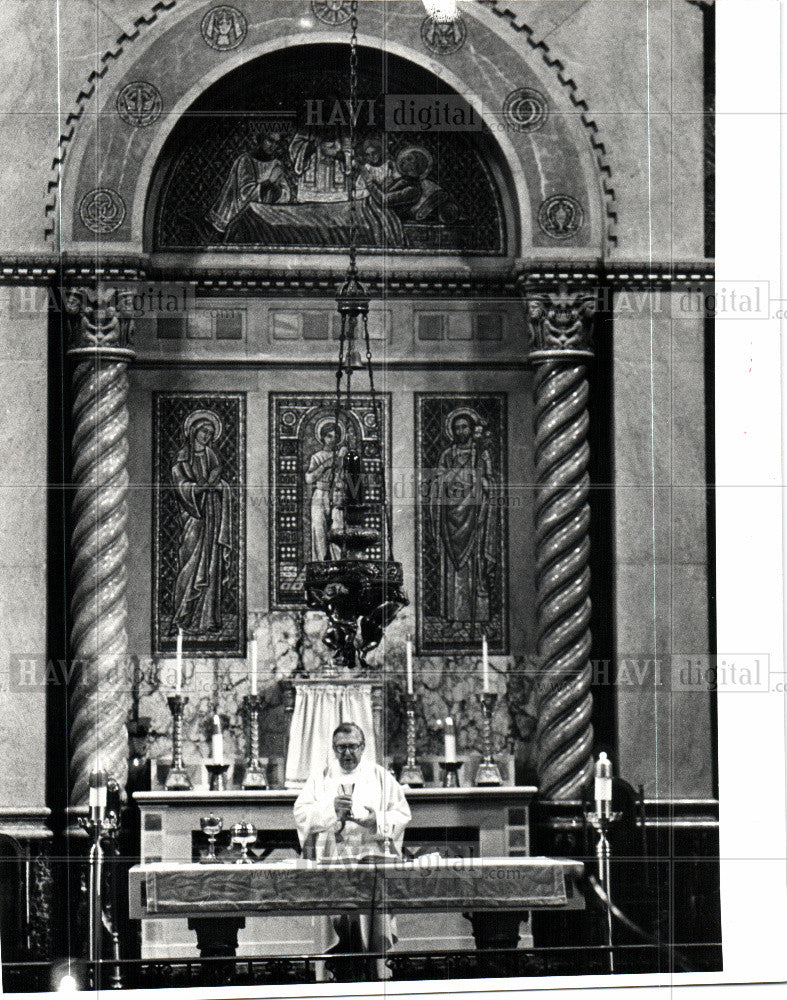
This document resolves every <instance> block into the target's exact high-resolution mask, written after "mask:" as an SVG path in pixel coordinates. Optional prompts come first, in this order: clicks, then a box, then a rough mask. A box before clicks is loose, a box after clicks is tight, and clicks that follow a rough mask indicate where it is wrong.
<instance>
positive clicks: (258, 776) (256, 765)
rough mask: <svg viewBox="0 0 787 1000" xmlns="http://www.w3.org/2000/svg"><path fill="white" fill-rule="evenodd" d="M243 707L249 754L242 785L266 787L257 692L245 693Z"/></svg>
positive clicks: (252, 787)
mask: <svg viewBox="0 0 787 1000" xmlns="http://www.w3.org/2000/svg"><path fill="white" fill-rule="evenodd" d="M243 707H244V709H245V711H246V714H247V715H248V718H249V755H248V757H247V758H246V773H245V774H244V775H243V783H242V787H243V788H245V789H247V790H250V789H258V788H267V787H268V782H267V781H266V780H265V766H264V765H263V763H262V761H261V760H260V708H261V707H262V699H261V698H260V696H259V695H258V694H247V695H246V697H245V698H244V699H243Z"/></svg>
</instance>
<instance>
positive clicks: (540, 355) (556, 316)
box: [520, 284, 598, 364]
mask: <svg viewBox="0 0 787 1000" xmlns="http://www.w3.org/2000/svg"><path fill="white" fill-rule="evenodd" d="M520 287H521V292H522V297H523V299H524V302H525V308H526V310H527V324H528V328H529V332H530V350H529V353H528V360H530V361H531V362H533V363H538V362H541V361H565V362H567V363H569V364H571V363H573V364H577V363H580V364H581V363H582V362H584V361H587V360H589V359H591V358H592V357H593V354H594V351H593V321H594V318H595V315H596V311H597V307H598V303H597V299H598V296H597V293H596V292H595V291H594V290H593V289H592V288H582V289H576V290H572V289H570V288H569V287H568V286H567V285H564V284H561V285H559V286H558V287H557V288H556V289H555V288H552V289H549V288H532V287H531V288H528V287H527V286H526V285H522V286H520Z"/></svg>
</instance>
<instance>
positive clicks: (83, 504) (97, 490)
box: [66, 290, 133, 805]
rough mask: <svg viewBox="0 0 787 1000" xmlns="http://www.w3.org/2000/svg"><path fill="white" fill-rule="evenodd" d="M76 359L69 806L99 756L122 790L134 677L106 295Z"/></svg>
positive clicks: (116, 384)
mask: <svg viewBox="0 0 787 1000" xmlns="http://www.w3.org/2000/svg"><path fill="white" fill-rule="evenodd" d="M66 309H67V311H68V312H71V313H72V314H74V315H75V317H76V320H75V323H74V331H75V332H74V335H73V344H74V345H75V346H72V347H71V349H70V350H69V354H70V355H71V357H72V358H73V359H74V361H75V367H74V372H73V380H72V388H73V404H72V416H73V441H72V455H73V473H72V482H73V501H72V515H73V533H72V538H71V549H72V568H71V604H70V609H71V629H70V641H71V659H72V664H73V667H74V669H73V674H72V680H71V689H70V692H69V736H70V749H71V765H70V773H71V803H72V805H81V804H83V803H84V802H85V801H86V800H87V795H88V779H89V776H90V772H91V770H92V769H93V767H94V764H95V760H96V757H97V756H100V757H101V760H102V762H103V765H104V767H105V768H106V770H107V771H108V772H109V773H110V774H112V775H113V776H114V777H115V778H116V779H117V781H118V782H119V783H120V785H121V786H123V785H124V784H125V780H126V773H127V764H128V761H127V758H128V736H127V732H126V720H127V717H128V712H129V709H130V707H131V689H130V679H129V678H128V677H127V676H126V664H127V653H128V637H127V634H126V616H127V606H126V573H127V571H126V554H127V551H128V538H127V535H126V521H127V494H128V470H127V457H128V419H129V418H128V408H127V398H128V375H127V368H128V362H129V360H131V359H132V358H133V353H132V352H131V351H129V350H128V349H126V348H125V347H124V346H122V345H123V343H124V339H125V338H124V337H123V336H122V335H123V328H122V325H121V323H120V321H119V317H118V315H117V310H116V309H115V308H114V306H113V305H112V300H111V299H107V298H106V295H105V294H104V295H97V294H96V293H95V292H91V291H89V290H83V291H82V294H81V298H80V301H79V303H78V304H76V303H75V302H74V301H73V300H72V301H71V303H70V304H67V306H66Z"/></svg>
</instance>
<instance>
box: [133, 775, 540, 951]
mask: <svg viewBox="0 0 787 1000" xmlns="http://www.w3.org/2000/svg"><path fill="white" fill-rule="evenodd" d="M405 792H406V796H407V801H408V803H409V805H410V809H411V812H412V820H411V822H410V824H409V825H408V827H407V830H406V831H405V838H404V845H403V853H404V857H405V858H411V859H412V858H417V857H418V856H420V855H423V854H426V853H429V854H432V853H434V852H437V853H439V854H440V855H442V856H444V857H446V858H447V859H454V860H457V859H458V860H460V861H462V862H472V861H477V860H478V859H503V860H507V859H517V860H518V859H523V858H527V857H528V856H529V854H530V803H531V802H532V800H533V798H534V797H535V795H536V793H537V789H536V788H534V787H533V786H527V785H523V786H497V787H486V788H484V787H481V788H442V787H441V788H408V789H405ZM296 796H297V792H296V791H295V790H293V789H269V790H264V791H253V792H252V791H240V790H231V791H224V792H211V791H207V790H195V791H186V792H168V791H166V790H157V791H151V792H136V793H135V795H134V801H135V803H136V804H137V805H138V806H139V809H140V814H141V815H140V820H141V822H140V828H141V851H140V857H141V860H142V865H143V866H149V865H157V864H165V865H167V864H168V865H172V864H175V865H183V864H198V863H199V861H200V859H201V858H204V857H205V855H206V853H207V848H208V840H207V837H206V836H205V834H204V833H203V832H202V829H201V826H200V820H201V818H202V817H205V816H207V815H209V814H210V813H213V814H214V815H216V816H219V817H221V819H222V824H223V832H222V833H221V834H219V836H218V838H217V853H218V855H219V857H220V858H221V857H222V851H224V855H223V856H224V858H225V859H230V855H229V853H228V846H229V833H228V831H229V829H230V827H231V826H232V825H233V824H235V823H242V822H246V823H253V824H254V826H255V827H256V828H257V830H258V835H257V839H256V841H255V842H254V843H253V844H252V845H251V847H250V854H251V856H252V857H253V858H254V859H255V861H256V860H260V861H262V862H265V863H276V862H282V861H286V862H293V861H294V860H295V859H296V858H298V857H299V848H298V838H297V834H296V832H295V822H294V819H293V812H292V809H293V803H294V802H295V798H296ZM207 867H208V866H206V865H198V867H197V868H196V869H195V871H205V870H207ZM227 870H232V869H230V868H228V869H227ZM236 870H237V869H236ZM401 909H402V910H403V912H402V913H401V914H400V916H399V918H398V924H399V941H398V943H397V944H396V946H395V947H396V949H397V950H403V951H429V950H433V949H436V948H438V949H445V950H448V949H454V950H466V949H472V948H474V947H475V939H474V937H473V929H472V926H471V924H470V922H468V920H466V919H465V918H464V917H463V916H462V915H461V911H459V912H457V911H456V910H453V911H452V910H451V909H450V908H449V907H446V908H444V909H442V910H438V911H437V912H436V911H435V910H434V909H433V910H432V912H431V913H426V912H423V913H422V912H418V911H419V910H423V909H424V908H422V907H416V908H415V909H413V908H410V907H404V908H401ZM521 909H522V913H521V915H520V918H519V919H518V920H517V925H518V936H519V941H520V943H521V944H523V945H525V944H530V943H532V937H531V934H530V926H529V919H528V909H529V907H524V906H523V907H522V908H521ZM405 911H409V912H405ZM311 912H317V911H311ZM137 916H138V917H139V918H140V919H141V921H142V923H141V928H142V956H143V957H144V958H161V957H172V958H174V957H188V956H196V954H197V949H196V941H195V938H194V935H193V933H192V932H191V931H190V929H189V927H188V923H187V918H186V916H183V915H180V916H178V914H177V913H168V914H166V916H164V915H162V913H160V912H157V911H151V910H145V911H144V912H143V911H142V910H139V911H138V912H137ZM247 918H248V919H246V921H245V926H244V927H243V928H242V929H241V932H240V939H239V946H238V947H239V951H240V952H241V953H242V954H244V955H255V956H256V955H274V954H278V955H281V954H305V953H308V952H310V951H311V950H312V948H313V942H314V937H313V932H312V928H311V916H306V915H304V914H303V912H302V911H301V912H300V914H298V913H295V914H294V915H292V916H291V917H290V918H289V919H288V920H287V921H282V920H279V919H277V918H276V917H273V916H270V915H269V914H267V913H265V912H263V911H262V910H259V909H258V910H255V911H253V912H250V913H248V914H247Z"/></svg>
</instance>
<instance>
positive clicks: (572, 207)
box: [538, 194, 585, 240]
mask: <svg viewBox="0 0 787 1000" xmlns="http://www.w3.org/2000/svg"><path fill="white" fill-rule="evenodd" d="M584 220H585V213H584V212H583V211H582V206H581V205H580V204H579V202H578V201H577V200H576V198H572V197H571V195H568V194H553V195H552V197H551V198H547V200H546V201H545V202H543V203H542V205H541V208H540V209H539V210H538V224H539V226H541V228H542V229H543V231H544V232H545V233H546V234H547V236H551V237H552V239H553V240H568V239H570V238H571V237H572V236H574V235H575V234H576V232H577V231H578V230H579V228H580V227H581V226H582V223H583V222H584Z"/></svg>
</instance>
